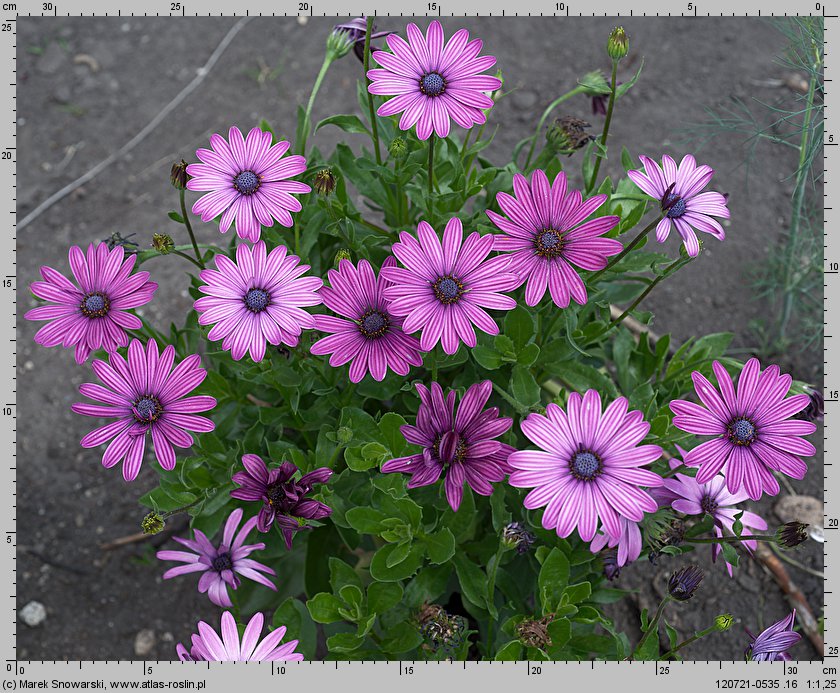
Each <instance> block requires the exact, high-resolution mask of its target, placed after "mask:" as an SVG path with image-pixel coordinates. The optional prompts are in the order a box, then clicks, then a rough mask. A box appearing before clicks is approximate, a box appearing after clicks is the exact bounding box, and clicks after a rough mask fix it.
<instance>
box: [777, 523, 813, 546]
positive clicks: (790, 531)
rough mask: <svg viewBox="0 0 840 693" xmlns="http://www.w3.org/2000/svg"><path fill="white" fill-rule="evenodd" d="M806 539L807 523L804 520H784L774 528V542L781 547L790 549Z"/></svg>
mask: <svg viewBox="0 0 840 693" xmlns="http://www.w3.org/2000/svg"><path fill="white" fill-rule="evenodd" d="M807 539H808V525H806V524H805V523H804V522H786V523H785V524H783V525H782V526H781V527H779V529H777V530H776V543H778V545H779V546H781V547H782V548H783V549H792V548H794V547H795V546H799V545H800V544H801V543H802V542H804V541H806V540H807Z"/></svg>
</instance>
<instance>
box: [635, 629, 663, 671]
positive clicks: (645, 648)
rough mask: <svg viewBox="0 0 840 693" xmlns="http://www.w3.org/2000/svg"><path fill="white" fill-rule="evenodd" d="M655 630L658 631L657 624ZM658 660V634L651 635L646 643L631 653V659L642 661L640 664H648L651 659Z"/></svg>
mask: <svg viewBox="0 0 840 693" xmlns="http://www.w3.org/2000/svg"><path fill="white" fill-rule="evenodd" d="M656 628H657V630H658V629H659V624H657V625H656ZM658 658H659V634H658V633H651V634H650V637H648V639H647V641H646V642H645V643H644V644H643V645H642V646H641V647H637V648H636V651H635V652H634V653H633V659H636V660H639V661H642V662H649V661H651V660H653V659H658Z"/></svg>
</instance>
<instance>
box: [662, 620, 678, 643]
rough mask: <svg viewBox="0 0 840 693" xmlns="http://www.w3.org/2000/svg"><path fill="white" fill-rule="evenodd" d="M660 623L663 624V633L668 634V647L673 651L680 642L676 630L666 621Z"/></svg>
mask: <svg viewBox="0 0 840 693" xmlns="http://www.w3.org/2000/svg"><path fill="white" fill-rule="evenodd" d="M662 623H664V624H665V632H666V633H667V634H668V647H670V648H671V649H672V650H673V649H674V648H675V647H676V646H677V645H678V644H679V642H680V634H679V633H677V629H676V628H674V627H673V626H672V625H671V624H670V623H668V622H667V621H665V620H663V621H662Z"/></svg>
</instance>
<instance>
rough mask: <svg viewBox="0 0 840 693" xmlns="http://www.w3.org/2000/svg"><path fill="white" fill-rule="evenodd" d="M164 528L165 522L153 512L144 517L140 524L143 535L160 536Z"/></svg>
mask: <svg viewBox="0 0 840 693" xmlns="http://www.w3.org/2000/svg"><path fill="white" fill-rule="evenodd" d="M164 527H166V521H165V520H164V519H163V518H162V517H161V516H160V515H158V514H157V513H156V512H154V511H152V512H150V513H149V514H148V515H146V517H144V518H143V519H142V521H141V522H140V528H141V529H142V530H143V534H160V533H161V532H162V531H163V529H164Z"/></svg>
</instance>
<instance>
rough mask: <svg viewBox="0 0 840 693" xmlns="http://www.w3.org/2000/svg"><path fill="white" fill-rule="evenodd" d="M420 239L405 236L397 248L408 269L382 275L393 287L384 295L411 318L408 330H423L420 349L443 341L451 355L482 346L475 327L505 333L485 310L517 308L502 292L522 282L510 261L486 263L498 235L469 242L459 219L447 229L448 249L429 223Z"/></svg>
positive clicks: (419, 233) (407, 321) (384, 271)
mask: <svg viewBox="0 0 840 693" xmlns="http://www.w3.org/2000/svg"><path fill="white" fill-rule="evenodd" d="M417 236H418V237H419V239H420V240H419V241H418V240H417V239H416V238H415V237H414V236H412V235H411V234H410V233H406V232H405V231H404V232H403V233H401V234H400V240H399V242H398V243H395V244H394V245H393V246H392V247H391V251H392V252H393V253H394V255H396V256H397V259H398V260H399V261H400V262H401V263H402V264H403V265H404V267H405V269H403V268H400V267H383V268H382V271H381V272H380V274H381V275H382V276H383V277H384V278H385V279H387V280H388V281H389V282H391V285H390V286H386V287H385V292H384V295H385V298H387V299H389V300H390V301H391V305H390V306H389V309H390V311H391V313H392V314H393V315H398V316H404V317H405V321H404V322H403V330H404V331H405V332H408V333H411V332H416V331H417V330H419V329H422V330H423V331H422V333H421V334H420V348H421V349H422V350H423V351H431V350H432V349H434V347H435V345H436V344H437V343H438V342H440V343H441V345H442V346H443V350H444V351H445V352H446V353H447V354H454V353H455V352H457V351H458V347H459V345H460V342H461V341H463V342H464V344H466V345H467V346H469V347H474V346H475V345H476V337H475V330H474V329H473V325H475V326H476V327H478V328H479V329H480V330H482V331H483V332H487V333H488V334H499V326H498V325H497V324H496V322H495V321H494V320H493V318H491V317H490V316H489V315H488V314H487V312H486V311H485V310H484V308H492V309H495V310H511V309H512V308H515V307H516V301H514V300H513V299H512V298H511V297H510V296H504V295H502V294H501V293H499V292H501V291H509V290H510V289H513V288H515V287H516V286H517V284H516V282H517V278H516V275H515V274H511V273H510V272H508V271H507V268H508V265H509V264H510V258H509V257H508V256H499V257H494V258H491V259H489V260H487V259H486V258H487V256H488V255H489V254H490V251H491V250H492V249H493V240H494V236H493V235H492V234H488V235H486V236H480V235H479V234H478V233H476V232H473V233H471V234H470V235H469V236H468V237H467V240H466V241H464V240H463V238H464V229H463V227H462V225H461V220H460V219H458V218H457V217H453V218H452V219H450V220H449V222H448V223H447V224H446V229H445V230H444V232H443V246H441V242H440V239H439V238H438V236H437V233H435V230H434V229H433V228H432V227H431V226H429V224H427V223H426V222H425V221H421V222H420V225H419V226H418V227H417Z"/></svg>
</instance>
